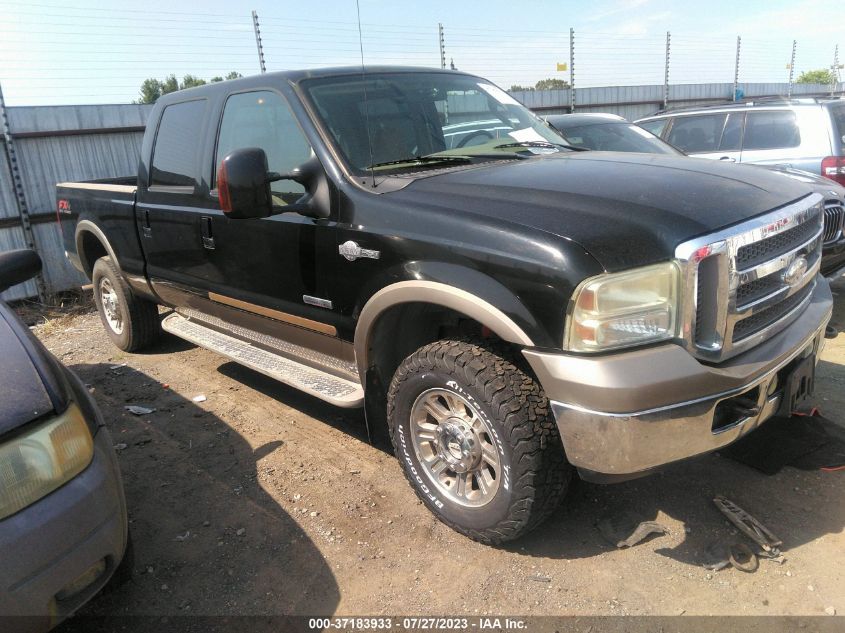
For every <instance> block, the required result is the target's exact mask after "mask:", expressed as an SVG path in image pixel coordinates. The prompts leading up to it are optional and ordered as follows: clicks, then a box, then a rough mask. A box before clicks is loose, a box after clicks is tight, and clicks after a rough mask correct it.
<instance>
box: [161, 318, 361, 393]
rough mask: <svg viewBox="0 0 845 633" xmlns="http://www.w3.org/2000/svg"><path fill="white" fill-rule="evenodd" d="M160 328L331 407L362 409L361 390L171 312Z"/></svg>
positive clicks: (339, 379)
mask: <svg viewBox="0 0 845 633" xmlns="http://www.w3.org/2000/svg"><path fill="white" fill-rule="evenodd" d="M161 327H162V329H163V330H165V331H166V332H170V333H171V334H173V335H175V336H178V337H179V338H183V339H185V340H186V341H189V342H191V343H193V344H195V345H199V346H200V347H204V348H206V349H209V350H211V351H213V352H217V353H218V354H220V355H222V356H225V357H226V358H229V359H230V360H233V361H235V362H236V363H239V364H241V365H244V366H245V367H249V368H250V369H254V370H255V371H258V372H261V373H262V374H264V375H265V376H269V377H270V378H273V379H275V380H278V381H279V382H283V383H285V384H286V385H290V386H291V387H294V388H296V389H299V390H300V391H304V392H305V393H308V394H311V395H312V396H315V397H317V398H319V399H320V400H325V401H326V402H330V403H331V404H333V405H335V406H338V407H344V408H348V409H351V408H356V407H362V406H364V389H363V387H362V386H361V385H360V384H358V383H356V382H353V381H351V380H346V379H344V378H340V377H338V376H334V375H332V374H329V373H326V372H323V371H320V370H319V369H315V368H313V367H309V366H307V365H303V364H302V363H298V362H296V361H294V360H291V359H289V358H285V357H284V356H280V355H279V354H274V353H272V352H268V351H266V350H263V349H261V348H259V347H255V346H253V345H250V344H249V343H247V342H245V341H242V340H240V339H237V338H235V337H233V336H229V335H228V334H223V333H222V332H218V331H217V330H212V329H211V328H209V327H206V326H204V325H202V324H201V323H197V322H196V321H191V320H189V319H186V318H185V317H183V316H182V315H181V314H177V313H175V312H174V313H172V314H170V315H168V316H167V317H165V319H164V321H162V323H161Z"/></svg>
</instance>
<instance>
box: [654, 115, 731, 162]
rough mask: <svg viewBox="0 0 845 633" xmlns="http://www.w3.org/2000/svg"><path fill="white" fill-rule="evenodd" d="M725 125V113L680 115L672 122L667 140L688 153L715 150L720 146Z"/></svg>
mask: <svg viewBox="0 0 845 633" xmlns="http://www.w3.org/2000/svg"><path fill="white" fill-rule="evenodd" d="M724 125H725V114H724V113H723V114H703V115H695V116H679V117H676V118H675V121H674V123H672V129H671V130H669V137H668V138H667V139H666V140H667V141H668V142H669V143H671V144H672V145H674V146H675V147H677V148H679V149H682V150H683V151H685V152H687V153H688V154H697V153H699V152H715V151H716V150H717V149H718V148H719V140H720V139H721V138H722V128H723V127H724Z"/></svg>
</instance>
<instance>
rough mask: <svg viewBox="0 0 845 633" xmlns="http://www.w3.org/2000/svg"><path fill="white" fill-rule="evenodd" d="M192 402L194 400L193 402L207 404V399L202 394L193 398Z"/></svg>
mask: <svg viewBox="0 0 845 633" xmlns="http://www.w3.org/2000/svg"><path fill="white" fill-rule="evenodd" d="M191 400H192V401H193V402H205V401H206V397H205V396H204V395H203V394H200V395H198V396H194V397H193V398H191Z"/></svg>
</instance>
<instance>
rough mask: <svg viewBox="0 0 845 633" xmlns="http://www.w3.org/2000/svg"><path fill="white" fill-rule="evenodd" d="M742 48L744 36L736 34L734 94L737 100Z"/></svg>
mask: <svg viewBox="0 0 845 633" xmlns="http://www.w3.org/2000/svg"><path fill="white" fill-rule="evenodd" d="M741 49H742V37H741V36H739V35H737V36H736V62H735V63H734V96H733V100H734V101H736V97H737V91H738V90H739V53H740V50H741Z"/></svg>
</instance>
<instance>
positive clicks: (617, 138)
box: [546, 113, 845, 277]
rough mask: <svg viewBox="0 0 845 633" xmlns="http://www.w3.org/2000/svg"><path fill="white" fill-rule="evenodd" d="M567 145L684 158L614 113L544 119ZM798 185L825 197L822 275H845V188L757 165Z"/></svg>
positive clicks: (799, 173)
mask: <svg viewBox="0 0 845 633" xmlns="http://www.w3.org/2000/svg"><path fill="white" fill-rule="evenodd" d="M546 121H547V122H548V123H549V124H550V125H552V126H553V127H554V128H555V129H556V130H557V131H558V132H560V133H561V135H562V136H563V137H564V138H565V139H566V142H567V143H569V144H570V145H577V146H578V147H582V148H584V149H591V150H606V151H614V152H645V153H651V154H675V155H678V156H685V154H684V153H683V152H681V151H680V150H678V149H675V148H674V147H672V146H671V145H669V144H668V143H666V142H665V141H663V140H662V139H660V138H658V137H656V136H654V134H652V133H651V132H649V131H648V130H646V129H643V128H641V127H639V126H637V125H633V124H631V123H628V122H627V121H626V120H625V119H624V118H622V117H620V116H618V115H615V114H599V113H584V114H553V115H550V116H547V117H546ZM760 167H765V168H766V169H771V170H773V171H776V172H778V173H780V174H783V175H784V176H787V177H789V178H794V179H796V180H798V181H799V182H803V183H806V184H807V185H809V186H810V187H812V188H813V190H814V191H816V192H817V193H819V194H820V195H822V196H824V198H825V201H824V206H825V211H824V246H823V251H822V263H821V272H822V274H823V275H825V276H829V277H838V276H840V275H841V274H842V273H843V272H845V187H843V186H842V185H840V184H838V183H836V182H835V181H833V180H831V179H830V178H825V177H822V176H819V175H818V174H811V173H810V172H806V171H801V170H799V169H793V168H791V167H783V166H778V165H760Z"/></svg>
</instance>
